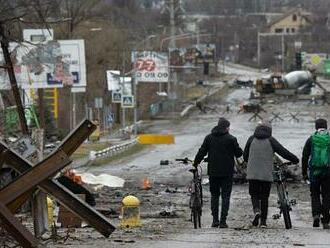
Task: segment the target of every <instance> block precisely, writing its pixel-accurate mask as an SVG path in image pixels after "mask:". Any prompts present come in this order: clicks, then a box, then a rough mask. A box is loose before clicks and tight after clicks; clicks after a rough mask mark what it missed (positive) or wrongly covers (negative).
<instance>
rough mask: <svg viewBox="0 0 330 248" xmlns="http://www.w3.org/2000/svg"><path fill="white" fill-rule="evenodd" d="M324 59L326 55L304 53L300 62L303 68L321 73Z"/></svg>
mask: <svg viewBox="0 0 330 248" xmlns="http://www.w3.org/2000/svg"><path fill="white" fill-rule="evenodd" d="M326 59H327V54H325V53H304V58H303V61H302V64H303V68H305V69H310V70H315V71H316V72H319V73H323V71H324V61H325V60H326Z"/></svg>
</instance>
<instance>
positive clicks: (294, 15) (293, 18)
mask: <svg viewBox="0 0 330 248" xmlns="http://www.w3.org/2000/svg"><path fill="white" fill-rule="evenodd" d="M292 21H294V22H296V21H297V15H296V14H293V15H292Z"/></svg>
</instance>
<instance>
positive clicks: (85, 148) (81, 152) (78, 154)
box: [71, 142, 111, 159]
mask: <svg viewBox="0 0 330 248" xmlns="http://www.w3.org/2000/svg"><path fill="white" fill-rule="evenodd" d="M109 146H111V143H110V142H95V143H84V144H82V145H81V146H80V147H79V148H78V149H77V150H76V151H75V153H73V154H72V156H71V158H72V159H80V158H83V157H85V156H88V155H89V152H90V151H99V150H102V149H105V148H107V147H109Z"/></svg>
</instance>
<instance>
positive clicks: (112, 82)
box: [107, 70, 120, 91]
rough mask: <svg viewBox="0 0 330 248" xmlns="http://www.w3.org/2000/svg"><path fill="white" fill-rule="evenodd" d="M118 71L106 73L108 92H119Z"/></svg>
mask: <svg viewBox="0 0 330 248" xmlns="http://www.w3.org/2000/svg"><path fill="white" fill-rule="evenodd" d="M119 78H120V71H114V70H109V71H107V85H108V90H109V91H113V90H119V89H120V79H119Z"/></svg>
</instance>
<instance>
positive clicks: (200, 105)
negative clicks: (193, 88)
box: [196, 101, 206, 114]
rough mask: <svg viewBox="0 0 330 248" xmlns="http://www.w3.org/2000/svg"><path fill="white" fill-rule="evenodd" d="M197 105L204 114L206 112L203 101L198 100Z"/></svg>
mask: <svg viewBox="0 0 330 248" xmlns="http://www.w3.org/2000/svg"><path fill="white" fill-rule="evenodd" d="M196 107H197V108H198V109H199V110H200V111H201V112H202V113H204V114H206V110H205V107H204V106H203V104H202V102H201V101H196Z"/></svg>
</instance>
